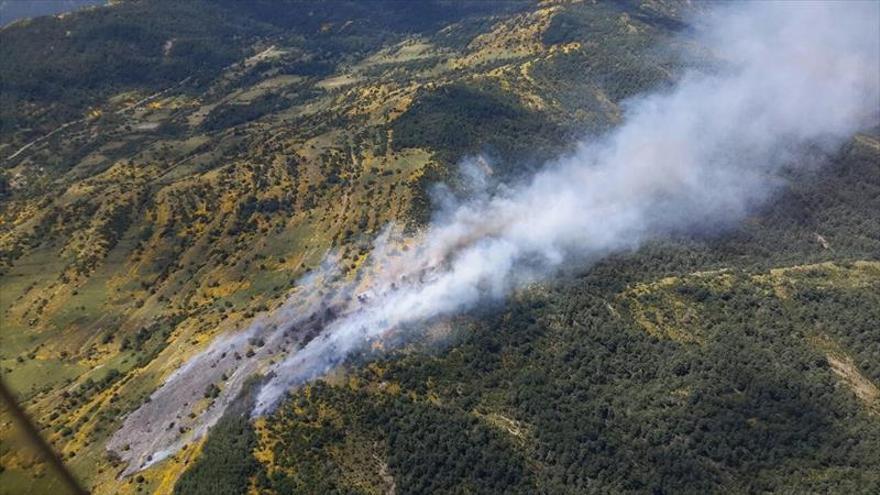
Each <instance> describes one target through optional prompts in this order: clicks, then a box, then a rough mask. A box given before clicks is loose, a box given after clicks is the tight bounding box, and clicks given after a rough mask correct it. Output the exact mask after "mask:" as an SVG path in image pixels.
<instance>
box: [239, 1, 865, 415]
mask: <svg viewBox="0 0 880 495" xmlns="http://www.w3.org/2000/svg"><path fill="white" fill-rule="evenodd" d="M704 28H705V31H706V33H707V35H708V36H707V37H706V40H705V41H706V46H707V47H708V48H709V49H710V50H712V51H713V52H714V54H715V55H716V56H718V57H719V58H720V59H721V60H722V61H723V63H724V64H725V66H724V69H723V70H722V72H721V73H717V74H711V75H705V74H698V73H690V74H687V75H685V77H684V78H683V79H682V80H681V82H680V83H679V84H678V85H677V86H676V87H675V88H674V89H673V90H671V91H669V92H665V93H660V94H654V95H651V96H646V97H643V98H640V99H638V100H635V101H632V102H630V103H629V105H628V106H627V108H626V112H625V118H624V124H623V125H622V126H620V127H619V128H618V129H617V130H615V131H614V132H612V133H611V134H609V135H608V136H606V137H605V138H604V139H601V140H598V141H596V142H584V143H581V144H580V145H579V148H578V150H577V152H575V153H574V154H572V155H570V156H567V157H565V158H563V159H561V160H559V161H558V162H556V163H553V164H549V165H547V166H546V168H545V169H544V171H542V172H540V173H538V174H537V175H535V176H534V177H532V178H531V180H529V181H528V182H527V183H524V184H521V185H519V186H517V187H513V188H510V189H506V190H504V191H503V192H500V193H497V194H496V195H494V196H492V197H489V198H485V197H481V198H478V199H474V200H471V201H469V202H466V203H464V204H460V205H458V206H457V207H455V208H454V210H453V211H452V212H451V214H449V215H447V216H446V217H445V219H444V220H443V221H439V222H437V223H435V224H434V225H433V226H431V228H430V229H429V230H428V231H427V233H426V234H425V235H424V236H423V237H422V238H421V239H419V240H418V241H417V247H416V248H415V249H411V250H409V251H408V253H407V254H405V255H402V256H401V257H400V259H398V260H396V263H395V265H396V266H395V270H394V272H391V273H389V272H388V271H386V270H387V269H386V265H387V263H388V256H387V255H386V253H384V252H380V253H377V254H376V257H377V258H378V259H380V260H381V261H380V262H379V264H378V265H379V266H378V267H374V271H375V272H376V273H377V275H379V276H380V277H382V278H381V279H380V281H379V283H377V284H375V286H374V288H373V290H372V293H371V295H370V297H369V299H368V302H367V304H365V305H364V306H363V307H362V308H361V309H359V310H357V311H355V312H353V313H351V314H349V315H348V316H346V317H343V318H341V319H339V320H336V321H334V322H333V323H331V324H330V325H329V326H328V327H327V328H326V329H325V330H324V333H323V335H322V337H321V338H318V339H315V340H313V341H312V342H310V343H309V344H308V345H307V346H306V347H305V348H303V349H302V350H300V351H298V352H296V353H294V354H292V355H291V356H290V357H289V358H288V359H287V360H286V361H285V362H283V363H282V364H280V365H279V366H277V367H276V368H275V369H274V370H273V372H274V376H273V377H272V379H271V380H270V381H269V382H268V383H267V384H266V385H265V386H264V387H263V389H262V390H261V392H260V395H259V397H258V403H257V407H256V409H255V414H262V413H264V412H265V411H267V410H270V409H271V408H272V407H273V406H274V405H275V404H276V403H277V401H278V400H279V398H280V397H281V396H282V394H283V393H284V392H285V391H286V390H288V389H289V388H290V387H292V386H295V385H297V384H299V383H302V382H303V381H305V380H308V379H310V378H312V377H313V376H315V375H316V374H320V373H322V372H323V371H324V370H325V369H326V368H327V367H329V366H332V365H334V364H335V363H337V362H338V361H339V360H340V359H341V358H343V357H344V356H345V355H346V354H347V353H349V352H351V351H353V350H355V349H360V348H362V346H363V345H364V343H365V342H369V341H371V340H373V339H378V338H381V336H382V335H383V334H384V333H386V332H388V331H389V330H393V329H395V328H397V327H399V326H400V325H404V324H411V323H415V322H424V321H426V320H428V319H430V318H433V317H437V316H443V315H449V314H452V313H455V312H458V311H462V310H465V309H467V308H470V307H472V306H474V305H475V304H477V303H478V302H480V301H482V300H484V299H486V298H499V297H502V296H504V295H505V294H506V293H507V292H508V291H510V290H511V289H512V288H515V287H517V286H518V285H520V284H522V283H523V282H526V281H529V280H534V279H535V278H538V277H541V276H542V275H543V274H546V273H549V272H550V270H551V269H552V268H553V267H556V266H558V265H560V264H561V263H562V262H564V261H566V260H569V259H572V258H573V257H577V258H586V259H590V258H596V257H599V256H602V255H604V254H607V253H609V252H612V251H616V250H621V249H627V248H632V247H635V246H638V245H639V243H640V242H642V241H643V240H645V239H647V238H650V237H652V236H655V235H658V234H662V233H666V232H670V231H672V230H677V229H687V228H696V227H700V226H705V225H711V224H718V223H722V224H723V223H728V222H731V221H734V220H736V219H738V218H741V217H742V216H743V215H745V214H746V213H747V212H748V211H749V209H750V208H753V207H754V206H755V205H756V204H757V203H759V202H760V201H762V200H764V199H765V198H767V197H768V195H769V194H770V193H771V192H772V190H773V189H774V185H775V184H778V182H779V181H778V179H777V177H776V174H777V172H778V171H780V169H781V168H782V167H784V166H796V165H797V162H796V159H797V150H798V149H799V148H800V147H803V146H804V145H807V144H809V145H814V146H820V147H822V148H824V149H825V150H826V151H832V150H833V148H834V147H835V146H836V145H838V144H839V143H840V142H841V140H843V139H845V138H847V137H849V136H851V135H852V134H853V133H854V132H855V131H857V130H858V129H859V128H861V127H863V126H866V125H870V124H873V123H874V122H876V119H877V114H878V108H880V101H878V100H880V81H878V78H880V10H878V4H877V3H870V2H864V3H843V2H833V3H818V2H785V3H770V2H754V3H745V4H742V3H738V4H736V5H735V6H731V7H729V8H725V9H724V11H716V12H714V13H713V14H712V15H711V16H710V17H709V18H708V19H707V20H706V25H705V26H704ZM470 170H473V168H471V169H470Z"/></svg>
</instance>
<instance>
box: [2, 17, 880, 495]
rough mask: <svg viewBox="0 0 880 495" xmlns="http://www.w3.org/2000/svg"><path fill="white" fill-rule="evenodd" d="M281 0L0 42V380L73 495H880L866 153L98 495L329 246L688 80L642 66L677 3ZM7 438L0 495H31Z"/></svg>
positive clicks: (46, 31)
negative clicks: (482, 168) (220, 353)
mask: <svg viewBox="0 0 880 495" xmlns="http://www.w3.org/2000/svg"><path fill="white" fill-rule="evenodd" d="M289 3H291V5H292V7H290V8H288V9H281V8H279V4H278V3H277V2H274V1H273V2H269V1H253V2H233V1H231V0H218V1H213V2H208V1H198V2H172V1H170V0H153V1H123V2H121V3H120V5H117V6H114V7H112V8H108V9H97V10H90V11H86V12H80V13H76V14H72V15H69V16H65V17H63V18H54V17H49V18H40V19H35V20H32V21H26V22H22V23H17V24H14V25H12V26H10V27H7V28H4V29H3V30H2V31H0V122H2V125H0V157H3V161H2V168H0V323H2V336H0V339H2V342H0V369H2V372H3V378H4V379H5V380H7V381H8V382H9V383H11V384H12V385H13V387H14V388H15V389H16V391H17V393H18V394H19V397H20V398H21V400H22V402H23V404H24V406H25V407H26V408H27V410H28V411H29V412H30V413H31V414H32V415H33V416H34V418H35V419H36V420H37V422H38V423H39V425H40V427H41V431H42V432H43V433H44V435H45V436H46V437H47V438H48V439H49V440H50V441H51V442H52V443H53V444H54V445H55V446H56V448H57V449H58V450H59V451H60V452H61V453H62V454H63V455H64V457H65V458H66V460H67V462H68V463H69V464H70V465H71V467H72V469H73V470H74V472H75V473H76V474H77V475H78V476H79V477H80V478H81V479H83V480H84V481H85V483H86V484H87V485H88V486H89V487H90V488H92V489H93V491H94V493H138V492H140V493H152V492H157V493H178V494H188V493H208V492H211V493H245V492H247V491H249V492H250V493H267V494H270V493H334V492H337V493H387V492H390V491H396V492H398V493H536V492H538V493H608V492H620V493H707V492H714V493H731V492H734V493H744V492H762V491H763V492H795V493H797V492H838V493H873V492H876V491H877V490H878V489H880V478H878V477H877V474H876V473H877V472H880V457H878V452H880V426H878V425H880V423H878V422H877V417H878V416H877V415H878V414H880V405H878V400H880V399H878V396H877V392H876V391H877V384H878V383H880V336H878V333H877V322H880V313H878V308H880V300H878V294H880V268H878V264H877V263H878V262H880V259H878V253H880V203H878V201H880V169H878V167H877V163H878V161H880V144H878V135H877V132H876V130H873V131H872V130H867V131H866V133H865V134H862V135H859V136H857V137H856V138H855V139H854V140H853V141H852V142H851V143H849V144H848V145H847V146H846V147H845V149H844V150H842V151H841V152H840V153H839V154H838V155H837V156H835V157H832V158H831V160H832V162H833V163H831V164H830V165H828V166H827V167H825V168H822V169H815V170H813V169H810V170H806V171H801V172H791V173H790V175H789V177H787V180H788V182H787V183H786V184H785V185H784V186H783V190H782V191H781V192H780V194H779V195H778V196H777V199H776V200H775V201H774V203H773V204H770V205H766V206H765V207H764V208H763V209H762V210H761V211H758V212H755V214H754V215H753V216H751V217H750V218H749V219H748V220H747V221H746V222H745V223H744V224H742V225H739V226H718V227H719V228H718V230H717V231H715V232H708V233H707V232H681V233H678V234H676V235H675V236H671V237H669V238H665V239H662V240H659V241H657V242H654V243H652V244H648V245H646V246H643V247H642V248H641V249H639V250H638V251H636V252H632V253H627V254H621V255H617V256H614V257H612V258H609V259H607V260H605V261H603V262H601V263H599V264H598V265H595V266H580V265H576V266H568V267H566V273H565V274H563V275H564V276H562V277H561V278H560V280H558V281H557V282H554V283H553V284H547V285H542V286H534V287H530V288H528V289H527V290H524V291H522V292H521V293H518V294H516V295H515V297H514V298H513V299H512V300H510V301H509V302H507V303H504V304H503V305H496V306H492V307H487V308H483V309H481V310H479V311H474V312H472V313H470V314H467V315H464V316H461V317H459V318H455V319H454V320H453V321H452V322H451V324H450V329H448V330H447V331H446V332H444V333H443V337H441V338H438V339H435V340H440V342H439V343H437V342H432V343H430V344H428V343H423V342H413V343H412V344H411V345H409V346H407V347H405V348H403V349H401V350H397V351H382V350H371V351H369V352H365V353H364V354H362V355H358V356H355V357H354V358H352V359H351V360H350V362H349V363H347V364H346V366H344V367H343V368H344V369H343V370H340V371H339V372H338V373H335V374H334V375H333V376H332V377H328V378H327V379H326V380H324V381H319V382H317V383H315V384H313V385H310V386H307V387H304V388H302V389H300V390H297V391H294V392H293V393H292V395H291V397H290V399H289V400H287V401H286V402H285V403H284V404H283V405H282V406H281V407H280V408H279V410H278V411H277V412H275V413H274V414H272V415H271V416H268V417H266V418H264V419H260V420H258V421H256V422H253V421H251V420H250V419H249V418H248V416H247V414H246V412H245V411H246V410H247V407H246V404H247V398H246V397H245V398H243V399H242V402H241V404H240V406H239V407H236V408H233V409H230V410H229V411H228V413H227V415H226V416H225V417H224V418H223V419H222V420H221V421H220V423H219V424H218V425H217V426H216V427H215V428H214V429H213V430H212V432H211V433H210V434H209V435H208V437H207V438H206V439H205V440H204V441H203V442H197V443H193V444H192V445H189V446H187V448H186V449H184V450H183V451H181V452H180V453H178V454H175V455H174V456H172V457H171V458H169V459H167V460H165V461H163V462H160V463H157V464H156V465H155V466H153V467H151V468H149V469H147V470H145V471H143V472H142V473H140V474H138V475H137V476H136V477H129V478H125V479H122V480H117V479H116V475H117V473H118V472H120V471H121V469H122V466H121V465H120V463H119V461H118V459H117V458H115V457H114V455H112V454H111V453H108V452H106V451H105V449H104V447H103V446H104V444H105V443H106V441H107V439H108V437H109V435H110V434H112V432H113V431H114V429H115V428H117V427H118V425H119V424H120V421H121V418H122V417H123V415H124V414H126V413H127V412H128V411H131V410H132V409H134V408H136V407H137V406H138V405H139V404H141V403H143V401H145V400H149V399H148V397H149V395H150V393H151V392H152V391H153V390H155V388H156V387H157V386H158V385H159V384H160V383H161V382H162V380H163V379H164V377H166V376H167V375H168V374H169V373H171V372H172V371H173V369H175V367H176V366H178V365H179V364H180V363H181V362H183V361H184V360H185V359H186V358H187V357H190V356H192V355H193V354H194V353H196V352H197V351H198V350H200V349H202V348H203V347H204V345H205V344H206V343H207V342H209V341H210V340H211V339H212V338H213V337H214V336H216V335H219V334H220V333H223V332H227V331H232V330H234V329H237V328H241V327H243V326H245V325H247V324H248V323H249V322H250V321H251V320H252V319H253V318H254V317H255V316H256V315H258V314H260V313H261V312H264V311H270V310H272V309H273V308H275V307H277V306H278V305H279V304H280V303H281V302H282V301H283V300H284V299H285V298H286V297H287V295H288V294H289V292H290V289H291V288H292V287H293V286H294V285H295V283H296V281H297V280H298V279H299V278H300V277H301V276H303V275H304V274H306V273H308V272H309V270H311V269H314V268H315V267H317V266H318V265H319V264H320V262H321V260H322V259H323V257H324V254H325V252H326V251H327V250H328V249H330V248H331V247H332V248H336V249H338V250H339V251H340V254H341V261H340V263H341V266H342V267H343V269H344V270H343V271H344V273H345V274H354V273H356V272H357V270H358V268H359V266H360V264H361V263H362V262H363V260H364V258H365V256H366V255H367V254H368V253H369V249H370V241H371V239H372V238H373V237H374V236H375V235H376V233H377V232H378V231H379V230H380V229H381V228H382V227H383V226H384V225H386V224H387V223H388V222H397V223H398V224H402V225H407V226H408V227H409V228H410V229H419V228H420V227H422V226H424V225H425V223H426V222H427V221H429V219H430V215H431V211H432V207H431V204H430V188H431V186H432V185H433V184H435V183H436V182H438V181H446V182H449V183H450V184H452V186H453V188H456V187H458V186H461V185H462V184H461V183H460V181H461V180H462V178H461V177H459V176H458V175H457V171H456V164H457V162H458V161H459V160H460V159H461V158H462V157H464V156H467V155H470V154H474V153H478V152H483V153H485V154H487V155H488V156H490V157H492V158H493V159H494V161H492V165H493V167H494V171H493V172H494V174H495V177H497V178H500V179H502V180H503V179H515V178H516V177H517V176H518V175H519V174H522V173H524V172H525V171H527V170H531V169H533V168H534V167H537V166H540V164H541V163H542V161H543V160H545V159H547V158H550V157H553V156H557V155H559V154H561V153H564V152H565V151H566V146H569V145H570V144H571V143H572V142H573V139H574V138H575V137H580V136H583V135H584V134H587V133H600V132H602V131H604V130H607V129H609V128H610V127H611V126H613V125H614V124H616V123H617V122H619V121H620V118H621V112H622V110H621V102H622V101H623V100H624V99H625V98H627V97H629V96H632V95H635V94H638V93H639V92H641V91H645V90H647V89H650V88H657V87H663V86H664V85H668V84H671V83H672V82H673V81H675V80H676V78H677V77H679V76H680V75H681V74H682V72H683V70H685V68H686V67H691V66H703V67H705V66H710V65H711V64H712V63H714V62H713V61H712V60H711V59H710V58H709V56H708V55H706V54H704V53H702V52H700V50H699V49H698V47H691V46H684V48H683V50H657V49H656V47H657V46H667V45H668V44H670V43H671V44H677V43H683V42H681V41H678V40H680V38H676V36H679V35H683V36H685V37H686V36H687V25H686V24H685V22H686V19H687V16H686V14H687V11H686V10H685V8H686V7H684V6H681V5H679V4H676V3H667V2H637V1H633V2H614V3H600V4H598V5H592V4H589V3H574V4H569V3H567V2H549V3H547V4H540V5H538V4H531V3H524V2H523V3H519V2H479V3H463V2H451V3H450V2H431V3H430V6H425V5H419V6H418V7H416V6H414V5H412V4H411V3H409V2H387V3H388V6H387V7H388V8H382V9H379V8H373V7H371V6H369V4H364V3H361V2H308V3H306V4H302V3H298V2H289ZM304 9H307V10H308V11H309V15H303V14H304ZM685 45H686V44H685ZM49 47H52V48H51V49H50V48H49ZM677 48H682V47H677ZM672 53H676V54H678V55H675V56H673V55H671V54H672ZM681 53H684V54H685V55H681ZM68 123H69V125H67V126H66V127H62V126H64V125H65V124H68ZM56 130H57V131H56ZM53 131H55V132H54V134H53ZM44 136H48V137H45V138H44ZM35 140H36V141H35ZM31 142H33V143H34V144H33V145H31V146H30V147H28V148H26V149H25V150H24V151H21V152H20V153H18V154H17V155H16V156H14V158H9V157H11V156H12V155H13V154H15V153H16V152H17V151H18V150H20V149H21V148H22V147H23V146H25V145H27V144H28V143H31ZM872 387H873V388H872ZM194 400H205V401H207V400H210V397H209V398H203V397H194ZM0 441H2V443H0V465H2V469H3V470H2V471H0V487H2V488H0V493H7V492H8V493H19V492H21V491H26V490H29V489H32V490H42V491H46V490H53V489H54V487H56V486H57V484H56V481H55V480H54V479H53V478H52V475H51V472H47V471H46V469H45V466H44V465H42V464H41V463H40V462H39V460H38V459H34V458H32V456H31V455H30V454H29V453H28V452H27V450H26V449H22V448H20V446H19V445H18V444H16V443H13V442H14V440H13V435H12V431H11V430H10V428H9V425H8V423H6V422H5V421H4V423H3V424H2V426H0ZM4 490H5V491H4Z"/></svg>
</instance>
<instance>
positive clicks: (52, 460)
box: [0, 379, 89, 495]
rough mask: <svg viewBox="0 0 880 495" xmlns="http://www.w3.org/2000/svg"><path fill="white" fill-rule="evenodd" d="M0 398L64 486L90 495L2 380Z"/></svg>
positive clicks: (75, 493) (78, 494)
mask: <svg viewBox="0 0 880 495" xmlns="http://www.w3.org/2000/svg"><path fill="white" fill-rule="evenodd" d="M0 397H2V399H3V402H5V403H6V407H8V408H9V412H10V413H12V416H13V417H15V419H16V420H17V421H18V423H19V426H20V427H21V429H22V431H24V433H25V435H27V437H28V438H29V439H30V440H31V442H33V444H34V447H36V449H37V450H38V451H39V452H40V454H41V455H42V456H43V458H45V459H46V461H48V462H49V464H51V465H52V467H53V468H55V471H57V472H58V475H59V476H60V477H61V480H62V481H64V484H65V485H67V487H68V488H69V489H70V492H71V493H73V494H74V495H88V493H89V492H87V491H86V490H84V489H83V488H82V486H80V484H79V482H78V481H77V480H76V478H74V476H73V473H71V472H70V470H68V469H67V466H65V465H64V461H62V460H61V457H59V456H58V454H57V453H56V452H55V450H54V449H52V446H51V445H49V442H47V441H46V440H45V439H44V438H43V436H42V435H40V431H39V430H38V429H37V427H36V426H35V425H34V423H33V422H32V421H31V419H30V418H29V417H28V415H27V413H25V412H24V409H22V408H21V406H19V405H18V402H17V401H16V400H15V395H13V393H12V391H11V390H9V388H7V387H6V384H5V383H3V380H2V379H0Z"/></svg>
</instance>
